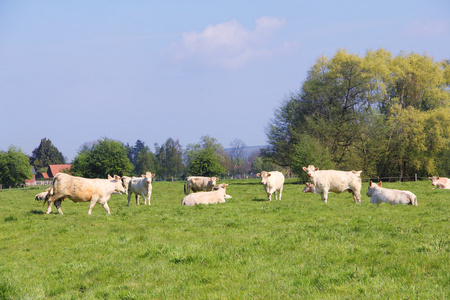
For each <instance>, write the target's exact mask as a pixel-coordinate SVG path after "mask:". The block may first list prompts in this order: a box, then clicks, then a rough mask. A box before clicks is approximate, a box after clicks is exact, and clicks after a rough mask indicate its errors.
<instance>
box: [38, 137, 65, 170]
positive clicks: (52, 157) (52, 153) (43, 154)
mask: <svg viewBox="0 0 450 300" xmlns="http://www.w3.org/2000/svg"><path fill="white" fill-rule="evenodd" d="M65 163H66V160H65V158H64V156H63V155H62V153H61V152H60V151H59V150H58V148H56V147H55V146H54V145H53V144H52V142H51V141H50V140H49V139H47V138H43V139H41V143H40V144H39V146H38V147H37V148H35V149H34V150H33V153H32V155H31V157H30V164H31V165H32V166H34V167H35V168H36V170H39V169H42V168H45V167H47V166H48V165H58V164H65Z"/></svg>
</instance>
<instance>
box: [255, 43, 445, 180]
mask: <svg viewBox="0 0 450 300" xmlns="http://www.w3.org/2000/svg"><path fill="white" fill-rule="evenodd" d="M449 84H450V61H449V60H446V61H440V62H435V61H433V59H432V58H431V57H429V56H427V55H419V54H416V53H410V54H406V53H401V54H400V55H398V56H395V57H394V56H393V55H392V54H391V53H390V52H389V51H386V50H384V49H379V50H377V51H367V53H366V55H365V56H363V57H361V56H359V55H355V54H350V53H348V52H347V51H345V50H339V51H337V53H336V54H335V55H334V56H333V57H332V58H327V57H325V56H321V57H319V58H318V59H317V61H316V63H315V64H314V66H313V67H312V68H311V69H310V70H309V72H308V76H307V79H306V80H305V82H304V83H303V85H302V88H301V90H300V91H299V92H298V93H294V94H292V95H291V96H290V98H289V99H286V100H285V101H284V103H283V104H282V106H281V107H280V108H279V109H278V110H277V111H276V112H275V117H274V118H273V120H271V122H270V124H269V127H268V130H267V137H268V141H269V146H268V147H267V148H265V149H263V151H262V152H263V156H264V157H265V158H269V159H271V160H272V161H273V162H275V163H277V164H278V165H280V166H286V167H289V168H291V169H292V170H293V171H294V172H296V173H298V174H302V173H303V172H302V171H301V168H302V167H303V166H307V165H309V164H313V165H315V166H317V167H319V168H321V169H327V168H336V169H342V170H352V169H357V170H363V172H364V174H366V176H373V177H376V176H380V175H381V176H389V177H390V176H392V177H397V178H401V177H410V176H414V174H418V175H419V176H429V175H437V174H439V175H440V176H444V175H450V89H449Z"/></svg>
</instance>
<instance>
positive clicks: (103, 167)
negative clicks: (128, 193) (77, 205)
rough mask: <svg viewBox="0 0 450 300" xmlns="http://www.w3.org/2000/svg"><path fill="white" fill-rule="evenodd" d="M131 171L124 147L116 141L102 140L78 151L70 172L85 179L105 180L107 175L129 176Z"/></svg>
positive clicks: (131, 167) (131, 166)
mask: <svg viewBox="0 0 450 300" xmlns="http://www.w3.org/2000/svg"><path fill="white" fill-rule="evenodd" d="M132 169H133V165H132V164H131V163H130V161H129V159H128V157H127V149H126V147H125V146H124V145H123V144H122V143H120V142H118V141H114V140H110V139H108V138H103V139H101V140H98V141H97V143H95V144H94V145H93V146H92V148H89V147H84V148H82V149H81V150H80V151H78V155H77V156H76V157H75V159H74V160H73V162H72V168H71V170H70V171H71V173H72V174H73V175H75V176H81V177H85V178H107V176H108V174H109V175H114V174H117V175H120V176H123V175H126V174H129V173H130V172H131V171H132Z"/></svg>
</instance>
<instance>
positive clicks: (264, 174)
mask: <svg viewBox="0 0 450 300" xmlns="http://www.w3.org/2000/svg"><path fill="white" fill-rule="evenodd" d="M271 175H272V174H270V173H269V172H267V171H262V172H261V173H258V174H256V176H258V177H261V184H266V182H267V179H268V178H269V177H270V176H271Z"/></svg>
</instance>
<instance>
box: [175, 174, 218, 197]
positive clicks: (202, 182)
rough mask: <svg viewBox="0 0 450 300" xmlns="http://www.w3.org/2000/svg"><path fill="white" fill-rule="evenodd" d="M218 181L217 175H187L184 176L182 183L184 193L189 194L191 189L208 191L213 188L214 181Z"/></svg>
mask: <svg viewBox="0 0 450 300" xmlns="http://www.w3.org/2000/svg"><path fill="white" fill-rule="evenodd" d="M217 181H219V178H217V177H201V176H189V177H188V178H186V182H185V184H184V193H185V194H186V195H189V193H190V192H191V190H192V191H193V192H194V193H195V192H201V191H203V192H210V191H212V190H213V188H214V186H215V185H216V182H217Z"/></svg>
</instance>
